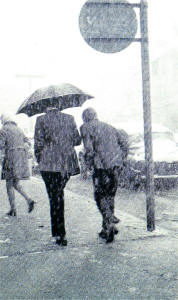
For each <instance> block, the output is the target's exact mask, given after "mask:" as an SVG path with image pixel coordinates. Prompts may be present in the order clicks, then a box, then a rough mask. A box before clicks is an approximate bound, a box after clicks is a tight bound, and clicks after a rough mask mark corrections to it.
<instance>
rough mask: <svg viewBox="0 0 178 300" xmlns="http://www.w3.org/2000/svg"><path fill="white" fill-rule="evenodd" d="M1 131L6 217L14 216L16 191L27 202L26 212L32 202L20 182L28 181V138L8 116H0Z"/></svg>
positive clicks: (32, 206) (0, 145)
mask: <svg viewBox="0 0 178 300" xmlns="http://www.w3.org/2000/svg"><path fill="white" fill-rule="evenodd" d="M1 123H2V125H3V126H2V129H1V130H0V150H2V151H3V152H4V159H3V165H2V179H5V180H6V188H7V195H8V199H9V203H10V211H9V212H8V213H7V215H8V216H16V214H17V213H16V207H15V193H14V189H15V190H16V191H18V192H19V193H20V194H21V195H22V196H23V197H24V198H25V200H26V201H27V205H28V212H29V213H30V212H31V211H32V210H33V209H34V204H35V201H33V200H32V199H31V198H30V197H29V196H28V195H27V194H26V192H25V191H24V190H23V188H22V186H21V184H20V180H22V179H29V176H30V171H29V165H28V153H27V146H26V144H28V145H29V146H30V142H29V140H28V138H27V137H26V136H25V135H24V133H23V131H22V130H21V129H20V128H19V127H18V126H17V124H16V123H15V122H14V120H13V117H12V116H10V115H9V114H2V115H1Z"/></svg>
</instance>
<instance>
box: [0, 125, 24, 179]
mask: <svg viewBox="0 0 178 300" xmlns="http://www.w3.org/2000/svg"><path fill="white" fill-rule="evenodd" d="M26 143H28V144H29V145H30V142H29V140H28V138H27V137H26V136H25V135H24V133H23V131H22V130H21V129H20V128H19V127H18V126H17V124H16V123H15V122H6V123H5V124H4V125H3V127H2V129H1V130H0V150H4V159H3V166H2V179H11V178H14V179H28V178H29V176H30V172H29V164H28V152H27V147H26Z"/></svg>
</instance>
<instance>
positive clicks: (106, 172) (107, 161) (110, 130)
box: [80, 108, 129, 243]
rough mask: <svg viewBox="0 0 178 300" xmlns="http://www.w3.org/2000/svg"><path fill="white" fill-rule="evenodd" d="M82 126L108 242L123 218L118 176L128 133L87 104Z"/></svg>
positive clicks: (103, 234) (98, 205)
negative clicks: (117, 204)
mask: <svg viewBox="0 0 178 300" xmlns="http://www.w3.org/2000/svg"><path fill="white" fill-rule="evenodd" d="M82 119H83V122H84V123H83V125H82V126H81V127H80V132H81V137H82V139H83V143H84V148H85V161H86V164H87V166H88V168H90V169H93V172H92V173H93V175H92V178H93V188H94V198H95V201H96V204H97V207H98V209H99V211H100V213H101V215H102V218H103V222H102V230H101V232H100V233H99V236H100V237H101V238H104V239H106V242H107V243H110V242H112V241H113V240H114V235H115V234H117V233H118V230H117V228H116V227H115V224H116V223H118V222H119V219H118V218H117V217H115V215H114V197H115V194H116V191H117V186H118V177H119V175H120V173H121V171H122V168H123V163H124V161H125V160H126V157H127V155H128V151H129V147H128V135H127V133H126V132H125V131H123V130H117V129H116V128H114V127H112V126H111V125H108V124H106V123H104V122H101V121H99V120H98V117H97V113H96V111H95V110H94V109H93V108H87V109H85V110H84V111H83V114H82Z"/></svg>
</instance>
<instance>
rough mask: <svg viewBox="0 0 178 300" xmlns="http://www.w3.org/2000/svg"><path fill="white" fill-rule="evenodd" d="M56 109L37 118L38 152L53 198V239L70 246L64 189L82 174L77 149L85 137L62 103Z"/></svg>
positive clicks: (43, 175)
mask: <svg viewBox="0 0 178 300" xmlns="http://www.w3.org/2000/svg"><path fill="white" fill-rule="evenodd" d="M56 107H57V108H56V109H55V108H50V107H49V108H46V114H44V115H42V116H39V117H38V118H37V120H36V125H35V144H34V150H35V156H36V159H37V162H38V164H39V169H40V173H41V176H42V178H43V180H44V183H45V185H46V190H47V193H48V197H49V202H50V214H51V231H52V236H53V237H54V238H55V239H56V244H58V245H62V246H66V245H67V239H66V230H65V218H64V188H65V186H66V183H67V182H68V180H69V178H70V176H73V175H77V174H79V173H80V169H79V164H78V159H77V154H76V152H75V149H74V146H78V145H80V144H81V137H80V135H79V132H78V130H77V126H76V124H75V121H74V118H73V116H71V115H68V114H65V113H62V112H60V111H59V110H60V104H59V105H56Z"/></svg>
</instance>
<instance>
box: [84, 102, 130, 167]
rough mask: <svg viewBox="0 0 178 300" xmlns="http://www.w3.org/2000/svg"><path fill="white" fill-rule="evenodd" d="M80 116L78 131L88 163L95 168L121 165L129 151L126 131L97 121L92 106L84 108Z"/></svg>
mask: <svg viewBox="0 0 178 300" xmlns="http://www.w3.org/2000/svg"><path fill="white" fill-rule="evenodd" d="M82 117H83V120H84V124H83V125H82V126H81V127H80V133H81V137H82V140H83V144H84V148H85V152H86V155H85V156H86V161H87V163H88V165H89V166H90V167H91V166H93V167H94V168H97V169H111V168H114V167H115V166H120V167H121V166H122V165H123V162H124V160H125V159H126V157H127V154H128V151H129V145H128V135H127V133H126V132H125V131H124V130H117V129H116V128H114V127H113V126H111V125H109V124H107V123H104V122H101V121H99V120H98V118H97V114H96V112H95V111H94V109H92V108H91V109H90V108H88V109H86V110H85V111H84V112H83V115H82Z"/></svg>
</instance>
